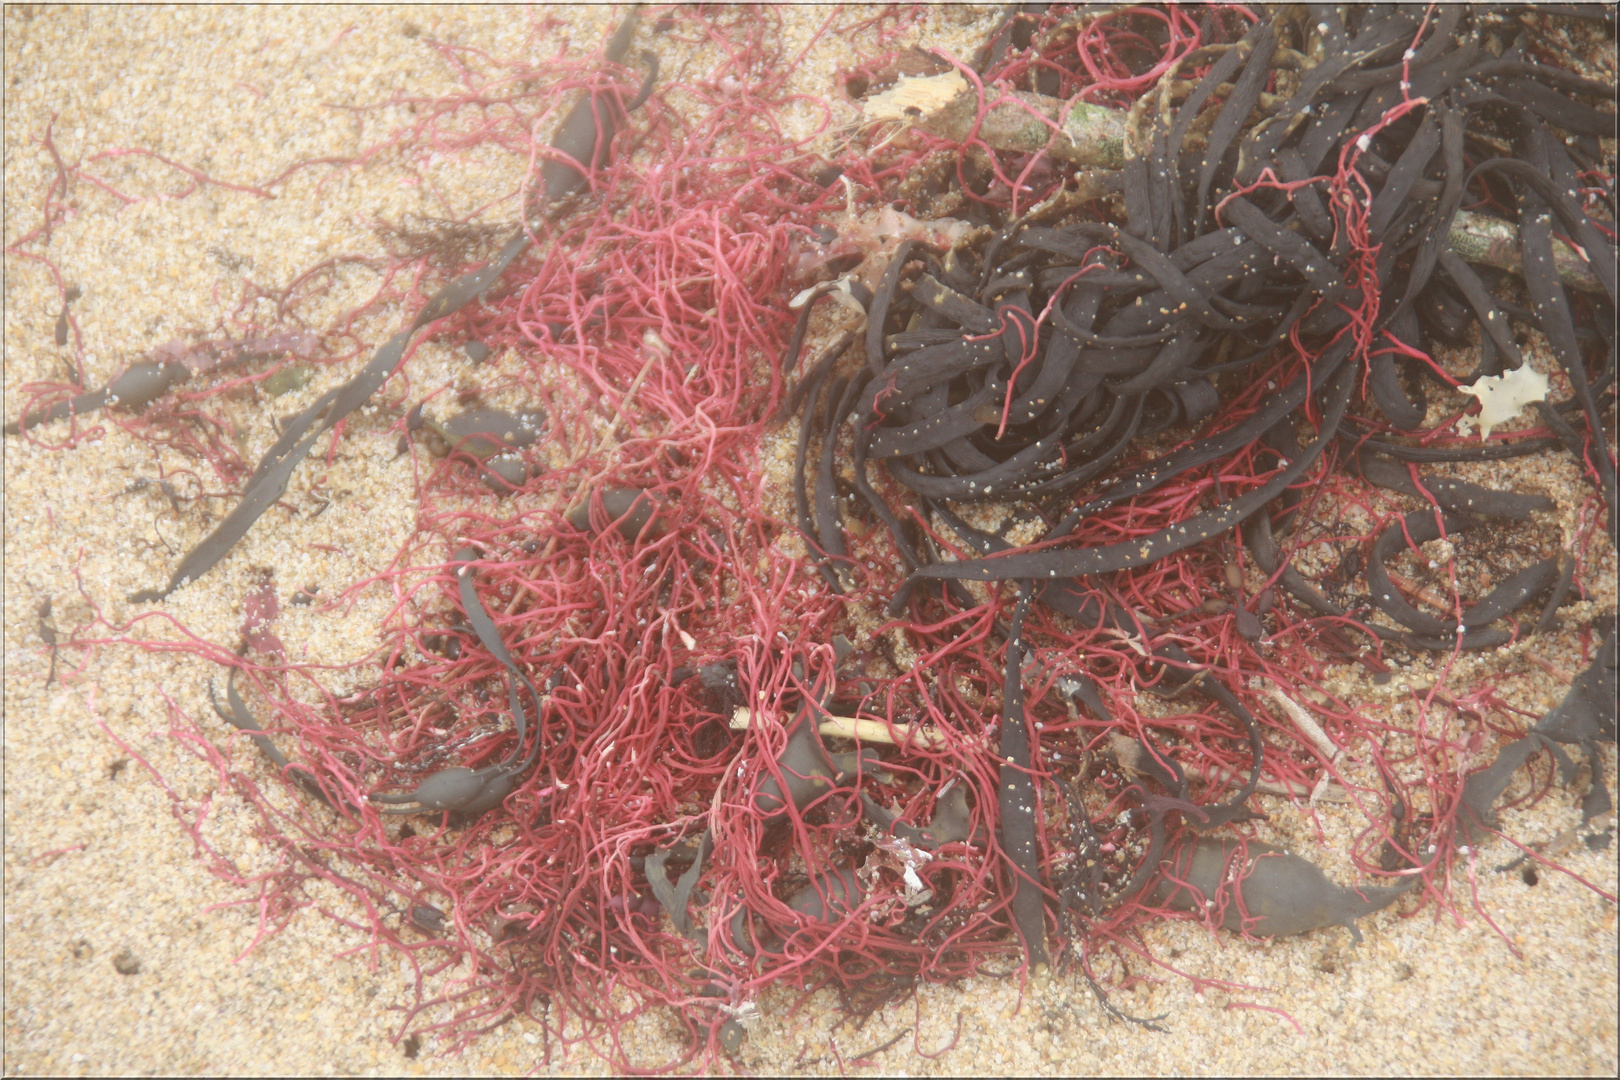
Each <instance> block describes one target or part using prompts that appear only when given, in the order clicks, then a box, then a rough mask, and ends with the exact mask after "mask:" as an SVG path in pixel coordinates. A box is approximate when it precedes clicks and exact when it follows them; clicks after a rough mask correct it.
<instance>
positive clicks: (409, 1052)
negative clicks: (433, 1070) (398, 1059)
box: [400, 1035, 422, 1061]
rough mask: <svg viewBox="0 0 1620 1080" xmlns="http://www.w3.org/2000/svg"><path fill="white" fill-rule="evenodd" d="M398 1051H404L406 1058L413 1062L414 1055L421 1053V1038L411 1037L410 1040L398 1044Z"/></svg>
mask: <svg viewBox="0 0 1620 1080" xmlns="http://www.w3.org/2000/svg"><path fill="white" fill-rule="evenodd" d="M400 1049H402V1050H404V1051H405V1056H406V1057H408V1058H410V1059H411V1060H412V1061H415V1060H416V1055H417V1054H420V1053H421V1052H422V1036H420V1035H412V1036H411V1037H410V1038H408V1039H406V1040H405V1041H404V1042H403V1043H401V1044H400Z"/></svg>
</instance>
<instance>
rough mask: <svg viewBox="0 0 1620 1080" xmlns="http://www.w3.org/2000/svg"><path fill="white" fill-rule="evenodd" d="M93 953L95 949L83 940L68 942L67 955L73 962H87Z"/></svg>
mask: <svg viewBox="0 0 1620 1080" xmlns="http://www.w3.org/2000/svg"><path fill="white" fill-rule="evenodd" d="M95 951H96V950H95V947H94V946H93V945H91V944H90V942H89V941H87V940H86V939H84V938H79V939H78V940H77V941H70V942H68V954H69V955H70V956H72V957H73V959H75V960H88V959H90V957H91V956H93V955H94V954H95Z"/></svg>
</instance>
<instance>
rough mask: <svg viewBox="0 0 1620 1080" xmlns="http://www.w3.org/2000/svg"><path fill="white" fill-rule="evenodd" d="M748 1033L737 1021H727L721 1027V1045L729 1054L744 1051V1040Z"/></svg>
mask: <svg viewBox="0 0 1620 1080" xmlns="http://www.w3.org/2000/svg"><path fill="white" fill-rule="evenodd" d="M747 1037H748V1032H747V1031H746V1030H744V1028H743V1026H742V1025H741V1024H739V1023H737V1021H735V1020H727V1021H726V1022H725V1023H723V1024H721V1025H720V1045H721V1046H723V1047H725V1051H726V1053H728V1054H735V1053H736V1052H737V1051H738V1050H741V1049H742V1044H743V1040H744V1039H746V1038H747Z"/></svg>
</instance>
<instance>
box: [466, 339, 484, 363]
mask: <svg viewBox="0 0 1620 1080" xmlns="http://www.w3.org/2000/svg"><path fill="white" fill-rule="evenodd" d="M465 347H466V350H467V359H469V360H471V361H472V362H473V363H475V364H482V363H483V362H484V361H485V360H488V359H489V346H488V345H485V344H484V343H483V342H482V341H469V342H467V344H466V346H465Z"/></svg>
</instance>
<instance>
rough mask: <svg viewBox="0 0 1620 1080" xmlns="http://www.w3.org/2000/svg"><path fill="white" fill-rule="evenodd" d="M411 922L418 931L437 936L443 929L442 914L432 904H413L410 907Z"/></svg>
mask: <svg viewBox="0 0 1620 1080" xmlns="http://www.w3.org/2000/svg"><path fill="white" fill-rule="evenodd" d="M411 922H412V923H413V924H415V926H416V927H417V929H419V930H426V931H427V932H428V933H430V934H437V933H438V932H439V931H441V930H443V929H444V912H442V911H440V910H439V909H438V908H436V907H434V906H433V905H432V904H413V905H412V906H411Z"/></svg>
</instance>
